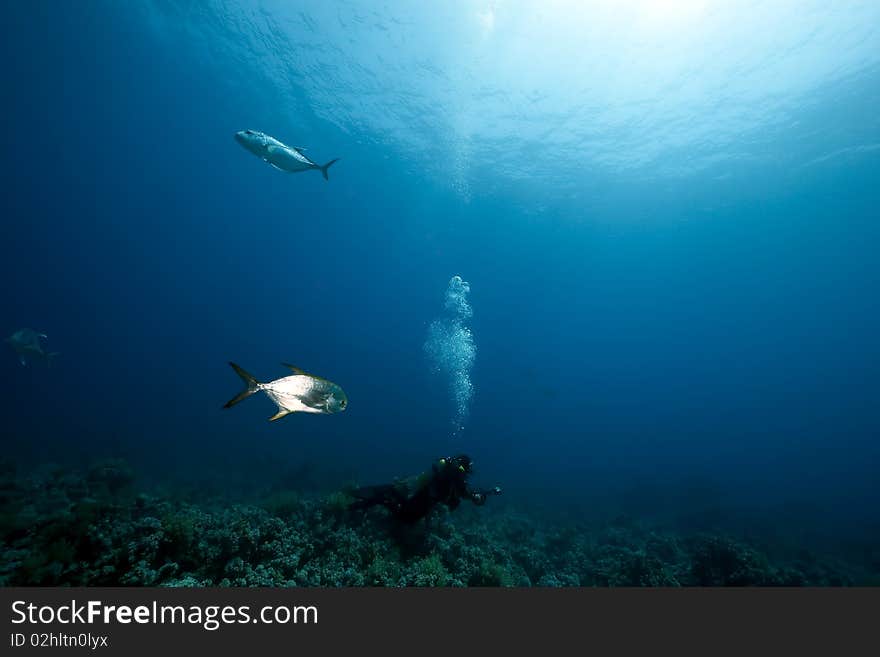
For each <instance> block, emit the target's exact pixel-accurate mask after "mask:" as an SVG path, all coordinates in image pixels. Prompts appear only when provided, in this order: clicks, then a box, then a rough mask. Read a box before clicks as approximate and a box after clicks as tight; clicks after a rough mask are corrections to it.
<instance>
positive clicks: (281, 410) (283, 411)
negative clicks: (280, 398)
mask: <svg viewBox="0 0 880 657" xmlns="http://www.w3.org/2000/svg"><path fill="white" fill-rule="evenodd" d="M291 413H296V411H288V410H287V409H286V408H279V409H278V412H277V413H275V415H273V416H272V417H270V418H269V422H274V421H275V420H280V419H281V418H283V417H284V416H285V415H290V414H291Z"/></svg>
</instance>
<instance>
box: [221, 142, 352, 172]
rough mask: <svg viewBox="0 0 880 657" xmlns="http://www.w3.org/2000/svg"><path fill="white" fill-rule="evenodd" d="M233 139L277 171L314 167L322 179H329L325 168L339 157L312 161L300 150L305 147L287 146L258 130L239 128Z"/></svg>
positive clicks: (292, 170)
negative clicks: (326, 160)
mask: <svg viewBox="0 0 880 657" xmlns="http://www.w3.org/2000/svg"><path fill="white" fill-rule="evenodd" d="M235 141H237V142H238V143H239V144H241V145H242V146H243V147H244V148H245V149H246V150H248V151H250V152H251V153H253V154H254V155H256V156H257V157H258V158H260V159H261V160H263V161H265V162H268V163H269V164H271V165H272V166H273V167H275V168H276V169H278V170H279V171H286V172H288V173H301V172H303V171H311V170H313V169H314V170H317V171H320V172H321V174H322V175H323V176H324V180H330V176H328V175H327V169H329V168H330V167H331V166H332V165H333V164H334V163H336V162H338V161H339V158H336V159H335V160H330V161H329V162H328V163H327V164H323V165H322V164H317V163H316V162H312V160H310V159H309V158H308V157H307V156H306V155H305V154H304V153H303V152H302V151H303V150H305V149H303V148H299V147H296V146H288V145H287V144H284V143H282V142H280V141H278V140H277V139H275V137H270V136H269V135H267V134H266V133H265V132H259V131H258V130H239V131H238V132H236V133H235Z"/></svg>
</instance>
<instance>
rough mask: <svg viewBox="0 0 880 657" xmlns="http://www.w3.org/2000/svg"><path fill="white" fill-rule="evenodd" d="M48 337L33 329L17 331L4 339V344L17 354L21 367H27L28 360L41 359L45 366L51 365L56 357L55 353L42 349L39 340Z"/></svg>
mask: <svg viewBox="0 0 880 657" xmlns="http://www.w3.org/2000/svg"><path fill="white" fill-rule="evenodd" d="M47 338H48V336H47V335H46V334H45V333H40V332H39V331H35V330H34V329H29V328H23V329H18V330H17V331H16V332H15V333H13V334H12V335H10V336H9V337H8V338H6V339H5V342H6V343H7V344H8V345H9V346H10V347H12V349H13V350H14V351H15V353H17V354H18V360H19V362H20V363H21V364H22V365H27V359H28V358H41V359H42V360H44V361H46V366H47V367H49V366H51V365H52V359H53V358H55V356H57V355H58V352H57V351H52V352H48V351H46V350H45V349H43V345H42V344H40V339H43V340H46V339H47Z"/></svg>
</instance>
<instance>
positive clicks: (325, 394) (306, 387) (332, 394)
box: [223, 363, 348, 421]
mask: <svg viewBox="0 0 880 657" xmlns="http://www.w3.org/2000/svg"><path fill="white" fill-rule="evenodd" d="M229 364H230V365H231V366H232V369H234V370H235V372H236V374H238V375H239V376H240V377H241V378H242V381H244V383H245V389H244V390H243V391H241V392H240V393H239V394H238V395H236V396H235V397H233V398H232V399H230V400H229V401H228V402H226V404H224V405H223V408H230V407H231V406H234V405H235V404H237V403H238V402H240V401H241V400H242V399H246V398H248V397H250V396H251V395H252V394H254V393H255V392H259V391H261V390H262V391H263V392H265V393H266V394H267V395H268V396H269V399H271V400H272V401H274V402H275V403H276V404H278V412H277V413H275V415H273V416H272V417H270V418H269V420H270V421H274V420H280V419H281V418H283V417H284V416H285V415H289V414H291V413H323V414H325V415H326V414H330V413H339V412H340V411H344V410H345V408H346V406H348V397H346V396H345V393H344V392H343V391H342V388H340V387H339V386H338V385H336V384H335V383H333V382H332V381H328V380H327V379H322V378H321V377H319V376H313V375H311V374H308V373H306V372H303V371H302V370H301V369H299V368H298V367H294V366H293V365H289V364H288V363H282V365H284V367H287V368H289V369H290V370H291V371H292V372H293V374H292V375H291V376H285V377H282V378H280V379H275V380H274V381H269V382H268V383H260V382H259V381H257V380H256V379H255V378H254V377H253V376H251V375H250V374H248V373H247V372H245V371H244V370H243V369H241V368H240V367H239V366H238V365H236V364H235V363H229Z"/></svg>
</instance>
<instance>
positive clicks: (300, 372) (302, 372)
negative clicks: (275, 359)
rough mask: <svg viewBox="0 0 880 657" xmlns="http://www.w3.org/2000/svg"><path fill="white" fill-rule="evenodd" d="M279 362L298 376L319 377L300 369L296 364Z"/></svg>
mask: <svg viewBox="0 0 880 657" xmlns="http://www.w3.org/2000/svg"><path fill="white" fill-rule="evenodd" d="M281 364H282V365H284V367H286V368H287V369H289V370H290V371H291V372H293V373H294V374H299V375H300V376H310V377H312V378H313V379H318V378H320V377H317V376H315V375H314V374H309V373H308V372H306V371H305V370H301V369H300V368H298V367H297V366H296V365H291V364H290V363H281Z"/></svg>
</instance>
